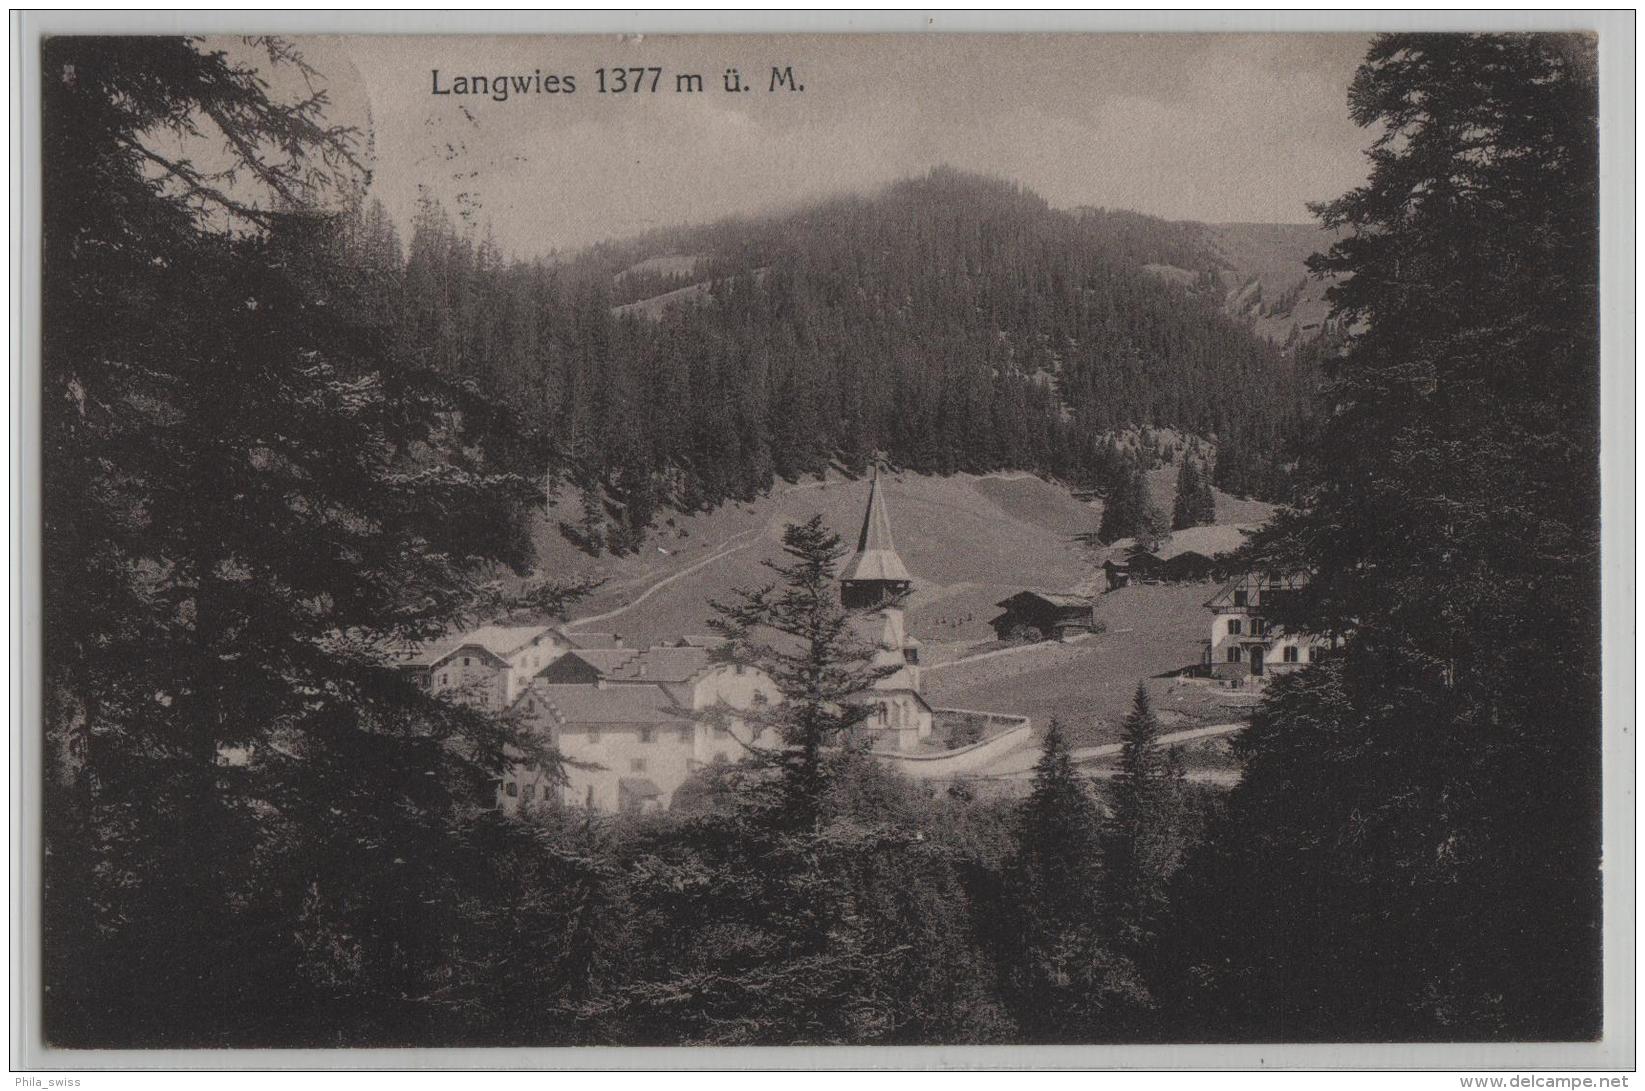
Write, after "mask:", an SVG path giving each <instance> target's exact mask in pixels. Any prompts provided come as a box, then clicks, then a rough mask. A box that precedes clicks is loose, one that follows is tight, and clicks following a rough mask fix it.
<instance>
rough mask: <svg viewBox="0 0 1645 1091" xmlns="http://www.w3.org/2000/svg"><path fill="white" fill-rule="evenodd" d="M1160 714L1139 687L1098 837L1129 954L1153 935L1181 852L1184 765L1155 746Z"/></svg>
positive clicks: (1119, 937) (1116, 921)
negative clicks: (1110, 802)
mask: <svg viewBox="0 0 1645 1091" xmlns="http://www.w3.org/2000/svg"><path fill="white" fill-rule="evenodd" d="M1159 737H1160V726H1159V718H1158V717H1157V716H1155V715H1154V709H1153V705H1152V702H1151V701H1150V698H1149V696H1148V689H1147V687H1146V686H1144V685H1143V684H1141V683H1138V685H1137V692H1136V696H1135V697H1134V698H1133V700H1132V706H1131V712H1130V714H1129V715H1128V716H1126V718H1125V722H1124V724H1123V725H1122V727H1121V738H1122V739H1123V745H1122V747H1121V749H1120V762H1119V774H1118V775H1117V776H1116V777H1115V778H1114V791H1113V813H1112V814H1111V815H1110V817H1109V822H1108V829H1107V837H1106V838H1105V840H1104V846H1105V849H1106V854H1107V855H1106V860H1107V870H1108V882H1109V884H1110V889H1111V892H1112V904H1113V913H1112V917H1111V923H1112V927H1113V929H1114V935H1115V937H1116V942H1117V946H1118V949H1119V950H1120V951H1121V952H1123V953H1125V954H1127V955H1129V956H1131V957H1133V958H1135V957H1139V956H1143V955H1145V954H1146V953H1147V952H1148V950H1149V948H1150V947H1151V946H1152V945H1153V944H1154V943H1156V942H1157V941H1158V939H1159V934H1158V933H1159V928H1160V922H1161V921H1162V920H1163V918H1164V916H1165V910H1166V887H1167V884H1168V883H1169V882H1170V879H1171V877H1172V875H1173V874H1175V872H1176V869H1177V866H1178V864H1179V862H1180V857H1181V854H1182V849H1183V838H1182V831H1181V828H1180V826H1181V813H1180V812H1181V807H1182V789H1183V780H1184V778H1183V769H1182V766H1181V763H1180V759H1178V758H1177V756H1176V753H1175V751H1169V752H1168V751H1167V750H1166V749H1165V748H1164V747H1162V746H1161V745H1160V742H1159Z"/></svg>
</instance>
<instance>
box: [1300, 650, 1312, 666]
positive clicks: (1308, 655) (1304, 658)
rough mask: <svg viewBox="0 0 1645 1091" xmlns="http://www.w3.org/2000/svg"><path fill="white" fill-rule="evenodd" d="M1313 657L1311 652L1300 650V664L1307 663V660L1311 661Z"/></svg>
mask: <svg viewBox="0 0 1645 1091" xmlns="http://www.w3.org/2000/svg"><path fill="white" fill-rule="evenodd" d="M1313 657H1314V653H1313V652H1311V651H1309V650H1308V649H1307V648H1304V649H1302V662H1304V663H1307V662H1308V661H1309V660H1311V659H1313Z"/></svg>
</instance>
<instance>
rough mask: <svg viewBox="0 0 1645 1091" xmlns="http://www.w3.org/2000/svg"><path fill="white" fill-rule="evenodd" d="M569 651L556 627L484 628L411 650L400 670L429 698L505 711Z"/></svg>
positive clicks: (506, 626)
mask: <svg viewBox="0 0 1645 1091" xmlns="http://www.w3.org/2000/svg"><path fill="white" fill-rule="evenodd" d="M570 646H571V645H570V642H569V641H568V640H567V639H566V636H565V634H564V633H563V632H562V631H561V630H560V629H558V628H557V627H555V626H552V625H540V624H539V625H482V626H480V627H479V628H477V629H470V630H466V631H463V632H460V633H454V634H451V635H449V636H446V637H442V638H440V639H438V640H431V641H429V642H427V643H425V644H422V645H419V646H417V647H415V648H411V649H407V650H405V651H404V652H402V653H401V655H400V658H399V661H398V662H397V663H396V664H395V665H396V666H397V667H399V669H400V670H401V671H403V672H405V673H406V674H407V675H409V676H410V677H411V678H413V679H414V680H415V681H416V683H417V684H418V685H419V686H421V687H422V688H423V689H424V690H426V691H428V692H429V693H432V694H437V695H444V696H447V697H449V698H452V699H456V700H460V701H463V702H465V703H468V704H473V705H476V706H478V707H480V708H489V709H503V708H507V707H508V705H509V704H510V702H512V701H513V700H514V698H515V697H516V696H518V694H519V691H520V687H521V686H523V685H524V683H525V681H526V679H528V678H530V677H531V676H532V675H533V674H535V673H536V672H537V671H539V670H541V669H542V668H543V667H544V666H546V665H547V664H548V663H549V662H550V661H551V660H553V659H554V658H556V657H557V656H558V654H559V653H560V652H561V651H563V650H565V649H567V648H569V647H570Z"/></svg>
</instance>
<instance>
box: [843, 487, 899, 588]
mask: <svg viewBox="0 0 1645 1091" xmlns="http://www.w3.org/2000/svg"><path fill="white" fill-rule="evenodd" d="M913 582H914V581H913V577H911V576H910V575H909V574H908V568H907V567H906V566H905V565H904V564H903V563H902V558H901V557H899V556H897V547H896V545H895V544H894V543H893V542H892V540H891V517H890V516H889V515H888V514H886V510H885V492H884V490H883V489H882V488H881V487H880V464H879V462H878V461H877V460H876V461H875V463H874V476H873V478H872V479H871V480H870V481H869V483H868V510H867V512H865V513H864V514H863V521H862V533H861V534H860V535H858V536H857V552H856V553H855V554H853V555H852V557H851V560H850V561H848V562H846V566H845V571H843V572H841V573H840V601H841V602H843V603H844V604H845V605H846V606H848V607H851V608H853V609H856V608H860V607H873V606H879V605H881V604H882V603H886V602H889V601H891V600H892V599H895V598H896V597H897V596H898V595H901V594H903V593H904V592H906V591H907V590H908V588H909V587H910V586H911V585H912V584H913Z"/></svg>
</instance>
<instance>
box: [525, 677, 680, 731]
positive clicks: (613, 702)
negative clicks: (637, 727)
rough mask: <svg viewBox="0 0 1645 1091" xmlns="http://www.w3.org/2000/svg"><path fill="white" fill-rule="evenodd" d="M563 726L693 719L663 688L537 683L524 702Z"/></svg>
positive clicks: (528, 691) (532, 686) (648, 722)
mask: <svg viewBox="0 0 1645 1091" xmlns="http://www.w3.org/2000/svg"><path fill="white" fill-rule="evenodd" d="M521 700H522V701H525V702H528V703H536V704H539V705H542V706H545V707H546V708H547V709H548V711H549V712H550V714H551V715H553V716H554V718H555V719H556V720H557V721H558V722H559V723H562V724H570V725H578V724H664V723H673V722H679V721H683V720H687V719H689V718H690V713H689V712H688V711H687V710H685V709H683V708H681V707H680V706H679V705H677V704H675V703H674V701H673V700H672V699H671V698H670V697H669V696H668V694H667V693H665V692H664V691H663V689H662V687H661V686H575V685H551V684H549V683H547V682H534V683H532V685H531V688H529V689H528V690H526V692H525V694H524V695H523V696H522V698H521Z"/></svg>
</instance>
